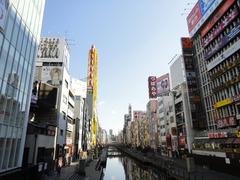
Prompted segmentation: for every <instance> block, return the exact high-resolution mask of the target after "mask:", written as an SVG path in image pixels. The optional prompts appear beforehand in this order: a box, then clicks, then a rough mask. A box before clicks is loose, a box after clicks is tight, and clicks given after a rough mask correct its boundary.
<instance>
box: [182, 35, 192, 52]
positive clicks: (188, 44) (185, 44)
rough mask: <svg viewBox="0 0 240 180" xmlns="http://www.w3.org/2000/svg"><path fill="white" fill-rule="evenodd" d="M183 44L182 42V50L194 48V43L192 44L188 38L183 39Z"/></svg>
mask: <svg viewBox="0 0 240 180" xmlns="http://www.w3.org/2000/svg"><path fill="white" fill-rule="evenodd" d="M181 42H182V48H183V49H191V48H192V43H191V39H190V38H188V37H182V38H181Z"/></svg>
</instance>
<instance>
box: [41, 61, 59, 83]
mask: <svg viewBox="0 0 240 180" xmlns="http://www.w3.org/2000/svg"><path fill="white" fill-rule="evenodd" d="M62 76H63V75H62V68H61V67H59V66H43V67H42V72H41V77H42V82H45V83H48V84H51V85H53V86H59V85H61V84H62Z"/></svg>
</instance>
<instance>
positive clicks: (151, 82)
mask: <svg viewBox="0 0 240 180" xmlns="http://www.w3.org/2000/svg"><path fill="white" fill-rule="evenodd" d="M148 91H149V98H157V78H156V77H155V76H150V77H148Z"/></svg>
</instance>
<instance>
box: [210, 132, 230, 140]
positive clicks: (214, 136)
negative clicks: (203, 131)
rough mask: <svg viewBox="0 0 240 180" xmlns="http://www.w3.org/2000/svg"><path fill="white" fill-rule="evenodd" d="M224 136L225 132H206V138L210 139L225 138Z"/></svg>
mask: <svg viewBox="0 0 240 180" xmlns="http://www.w3.org/2000/svg"><path fill="white" fill-rule="evenodd" d="M226 137H228V136H227V133H226V132H215V133H208V138H210V139H219V138H226Z"/></svg>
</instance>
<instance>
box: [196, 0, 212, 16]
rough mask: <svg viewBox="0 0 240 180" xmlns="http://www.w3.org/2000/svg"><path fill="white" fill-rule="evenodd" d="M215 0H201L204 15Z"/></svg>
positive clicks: (201, 9)
mask: <svg viewBox="0 0 240 180" xmlns="http://www.w3.org/2000/svg"><path fill="white" fill-rule="evenodd" d="M214 1H215V0H199V5H200V11H201V15H202V16H204V15H205V13H206V12H207V11H208V9H209V8H210V7H211V6H212V4H213V3H214Z"/></svg>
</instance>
